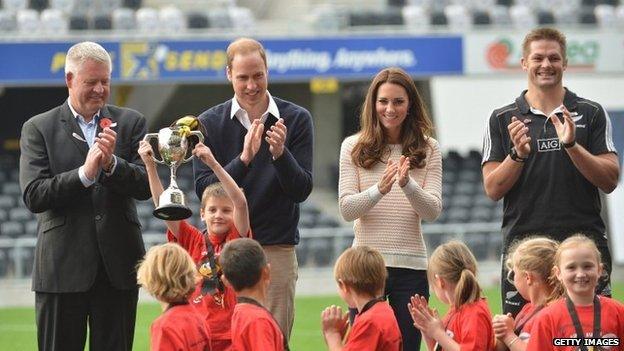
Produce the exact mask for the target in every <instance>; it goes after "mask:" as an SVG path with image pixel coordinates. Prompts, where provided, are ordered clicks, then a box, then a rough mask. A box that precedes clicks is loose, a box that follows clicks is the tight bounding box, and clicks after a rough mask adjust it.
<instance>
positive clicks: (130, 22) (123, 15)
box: [112, 7, 136, 30]
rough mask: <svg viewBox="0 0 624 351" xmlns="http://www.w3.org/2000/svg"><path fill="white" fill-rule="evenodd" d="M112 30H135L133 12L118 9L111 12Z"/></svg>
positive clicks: (125, 8)
mask: <svg viewBox="0 0 624 351" xmlns="http://www.w3.org/2000/svg"><path fill="white" fill-rule="evenodd" d="M112 17H113V28H114V29H116V30H133V29H135V28H136V20H135V17H134V10H132V9H130V8H127V7H120V8H118V9H115V10H113V16H112Z"/></svg>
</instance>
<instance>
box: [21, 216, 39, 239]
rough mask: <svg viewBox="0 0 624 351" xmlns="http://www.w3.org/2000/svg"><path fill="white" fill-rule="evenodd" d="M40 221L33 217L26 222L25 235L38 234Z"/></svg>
mask: <svg viewBox="0 0 624 351" xmlns="http://www.w3.org/2000/svg"><path fill="white" fill-rule="evenodd" d="M38 225H39V223H38V222H37V220H36V219H31V220H29V221H27V222H26V223H24V235H25V236H31V237H32V236H37V228H38Z"/></svg>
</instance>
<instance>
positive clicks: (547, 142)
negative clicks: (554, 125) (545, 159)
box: [537, 138, 561, 152]
mask: <svg viewBox="0 0 624 351" xmlns="http://www.w3.org/2000/svg"><path fill="white" fill-rule="evenodd" d="M556 150H561V145H560V144H559V139H558V138H549V139H537V152H548V151H556Z"/></svg>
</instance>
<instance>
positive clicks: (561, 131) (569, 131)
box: [550, 106, 576, 144]
mask: <svg viewBox="0 0 624 351" xmlns="http://www.w3.org/2000/svg"><path fill="white" fill-rule="evenodd" d="M550 120H551V122H552V124H553V125H554V126H555V130H556V131H557V136H558V137H559V141H561V142H562V143H564V144H570V143H572V142H573V141H574V140H576V124H575V123H574V121H573V120H572V117H571V115H570V111H568V109H567V108H565V106H563V123H561V121H560V120H559V117H558V116H557V114H555V113H553V114H552V115H551V116H550Z"/></svg>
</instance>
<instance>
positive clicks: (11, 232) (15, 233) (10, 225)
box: [0, 221, 24, 238]
mask: <svg viewBox="0 0 624 351" xmlns="http://www.w3.org/2000/svg"><path fill="white" fill-rule="evenodd" d="M23 234H24V226H23V225H22V223H20V222H15V221H6V222H2V223H0V235H2V236H3V237H5V238H6V237H9V238H17V237H19V236H21V235H23Z"/></svg>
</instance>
